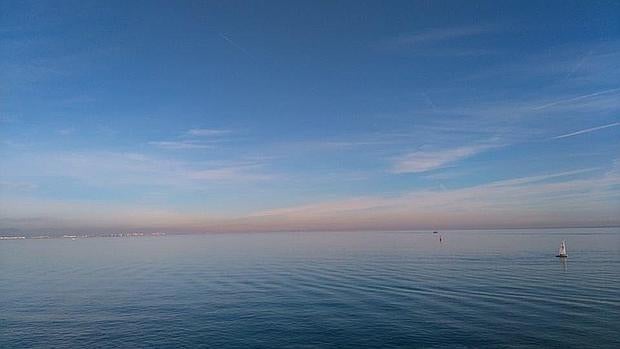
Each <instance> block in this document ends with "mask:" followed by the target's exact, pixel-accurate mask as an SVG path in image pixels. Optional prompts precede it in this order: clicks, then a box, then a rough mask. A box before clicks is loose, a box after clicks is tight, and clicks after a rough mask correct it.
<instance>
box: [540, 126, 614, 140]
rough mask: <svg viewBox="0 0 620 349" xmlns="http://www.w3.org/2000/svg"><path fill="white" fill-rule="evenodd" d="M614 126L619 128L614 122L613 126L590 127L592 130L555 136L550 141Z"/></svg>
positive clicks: (587, 129)
mask: <svg viewBox="0 0 620 349" xmlns="http://www.w3.org/2000/svg"><path fill="white" fill-rule="evenodd" d="M614 126H620V122H614V123H613V124H609V125H604V126H597V127H592V128H586V129H585V130H580V131H576V132H571V133H567V134H565V135H561V136H555V137H553V138H552V139H560V138H566V137H572V136H576V135H580V134H582V133H588V132H594V131H598V130H602V129H604V128H608V127H614Z"/></svg>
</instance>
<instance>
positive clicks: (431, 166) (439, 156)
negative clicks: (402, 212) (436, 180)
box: [391, 144, 498, 173]
mask: <svg viewBox="0 0 620 349" xmlns="http://www.w3.org/2000/svg"><path fill="white" fill-rule="evenodd" d="M496 147H498V145H494V144H478V145H468V146H462V147H458V148H451V149H442V150H430V151H426V150H419V151H414V152H411V153H408V154H405V155H402V156H400V157H398V158H396V159H395V161H394V164H393V166H392V168H391V172H392V173H421V172H427V171H431V170H435V169H438V168H442V167H445V166H447V165H449V164H451V163H454V162H456V161H459V160H463V159H465V158H468V157H471V156H474V155H476V154H479V153H482V152H484V151H487V150H489V149H492V148H496Z"/></svg>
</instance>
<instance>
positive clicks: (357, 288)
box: [0, 228, 620, 348]
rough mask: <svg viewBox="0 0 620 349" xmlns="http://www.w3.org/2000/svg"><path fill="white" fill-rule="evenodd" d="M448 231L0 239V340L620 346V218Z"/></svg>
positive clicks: (38, 343)
mask: <svg viewBox="0 0 620 349" xmlns="http://www.w3.org/2000/svg"><path fill="white" fill-rule="evenodd" d="M443 236H444V238H445V241H444V242H443V243H440V242H439V237H438V235H433V234H431V233H428V232H424V233H383V232H377V233H368V232H363V233H254V234H213V235H198V236H165V237H144V238H115V239H113V238H93V239H78V240H76V241H72V240H70V239H52V240H22V241H0V348H203V347H204V348H317V347H329V348H370V347H374V348H379V347H380V348H392V347H394V348H396V347H400V348H538V347H545V348H586V347H588V348H594V347H596V348H620V229H619V228H608V229H549V230H510V231H508V230H506V231H451V232H444V233H443ZM564 239H565V240H566V241H567V246H568V253H569V258H568V260H566V261H561V260H560V259H559V258H556V257H555V254H556V253H557V248H558V245H559V243H560V241H561V240H564Z"/></svg>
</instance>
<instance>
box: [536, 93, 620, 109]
mask: <svg viewBox="0 0 620 349" xmlns="http://www.w3.org/2000/svg"><path fill="white" fill-rule="evenodd" d="M618 91H620V88H612V89H608V90H603V91H598V92H594V93H588V94H584V95H581V96H577V97H572V98H567V99H561V100H557V101H553V102H551V103H546V104H543V105H539V106H537V107H534V108H532V109H533V110H542V109H546V108H549V107H553V106H556V105H558V104H564V103H573V102H577V101H580V100H583V99H588V98H592V97H597V96H600V95H605V94H608V93H614V92H618Z"/></svg>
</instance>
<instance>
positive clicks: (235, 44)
mask: <svg viewBox="0 0 620 349" xmlns="http://www.w3.org/2000/svg"><path fill="white" fill-rule="evenodd" d="M218 34H219V35H220V37H221V38H222V39H224V40H226V42H227V43H229V44H231V45H232V46H233V47H234V48H236V49H237V50H239V51H241V52H243V53H245V54H246V55H248V56H249V55H250V54H249V53H248V51H246V50H245V49H244V48H243V47H241V46H239V45H238V44H237V43H236V42H234V41H233V40H232V39H231V38H229V37H228V36H226V35H224V34H222V33H218Z"/></svg>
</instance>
